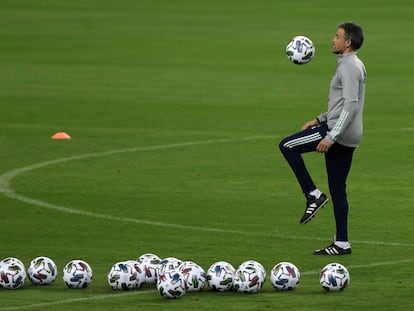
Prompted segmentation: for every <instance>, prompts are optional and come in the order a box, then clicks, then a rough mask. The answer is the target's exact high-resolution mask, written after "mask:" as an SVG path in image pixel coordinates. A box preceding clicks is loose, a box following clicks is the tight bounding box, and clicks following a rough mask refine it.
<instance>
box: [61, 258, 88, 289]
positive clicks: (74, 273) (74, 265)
mask: <svg viewBox="0 0 414 311" xmlns="http://www.w3.org/2000/svg"><path fill="white" fill-rule="evenodd" d="M92 276H93V272H92V268H91V266H90V265H89V264H88V263H87V262H86V261H83V260H79V259H76V260H72V261H69V262H68V263H67V264H66V266H65V267H64V268H63V281H64V282H65V284H66V286H67V287H69V288H86V287H88V285H89V284H90V283H91V282H92Z"/></svg>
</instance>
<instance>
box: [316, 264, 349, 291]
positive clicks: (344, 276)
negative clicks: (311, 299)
mask: <svg viewBox="0 0 414 311" xmlns="http://www.w3.org/2000/svg"><path fill="white" fill-rule="evenodd" d="M349 281H350V275H349V271H348V269H347V268H346V267H345V266H343V265H341V264H339V263H330V264H327V265H326V266H325V267H323V268H322V270H321V272H320V274H319V282H320V284H321V286H322V287H323V288H324V289H325V290H326V291H329V292H338V291H341V290H344V289H345V288H346V287H347V286H348V285H349Z"/></svg>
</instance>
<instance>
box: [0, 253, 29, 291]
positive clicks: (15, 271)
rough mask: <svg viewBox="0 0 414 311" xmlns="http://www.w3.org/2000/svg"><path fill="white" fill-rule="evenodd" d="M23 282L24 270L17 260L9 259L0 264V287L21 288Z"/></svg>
mask: <svg viewBox="0 0 414 311" xmlns="http://www.w3.org/2000/svg"><path fill="white" fill-rule="evenodd" d="M25 280H26V269H25V267H24V265H23V263H22V262H21V261H20V260H19V259H17V258H13V257H10V258H6V259H3V260H2V261H1V262H0V287H2V288H7V289H18V288H22V287H23V285H24V281H25Z"/></svg>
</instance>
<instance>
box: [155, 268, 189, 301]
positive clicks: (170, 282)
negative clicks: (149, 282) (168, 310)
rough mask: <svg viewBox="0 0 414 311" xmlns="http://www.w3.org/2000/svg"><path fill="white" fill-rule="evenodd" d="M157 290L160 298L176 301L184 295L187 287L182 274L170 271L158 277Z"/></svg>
mask: <svg viewBox="0 0 414 311" xmlns="http://www.w3.org/2000/svg"><path fill="white" fill-rule="evenodd" d="M157 289H158V292H159V293H160V295H161V296H162V297H164V298H172V299H176V298H180V297H182V296H183V295H185V293H186V290H187V285H186V282H185V278H184V276H183V275H182V273H181V272H180V271H178V270H172V271H169V272H164V273H162V274H159V275H158V280H157Z"/></svg>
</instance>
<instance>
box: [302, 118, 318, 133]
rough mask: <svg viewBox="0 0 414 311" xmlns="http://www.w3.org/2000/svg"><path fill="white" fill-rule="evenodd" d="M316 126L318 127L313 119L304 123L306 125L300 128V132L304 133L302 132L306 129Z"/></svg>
mask: <svg viewBox="0 0 414 311" xmlns="http://www.w3.org/2000/svg"><path fill="white" fill-rule="evenodd" d="M317 125H319V122H318V120H316V119H313V120H310V121H308V122H306V123H305V124H304V125H303V126H302V129H301V130H302V131H304V130H306V129H308V128H310V127H312V126H317Z"/></svg>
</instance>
